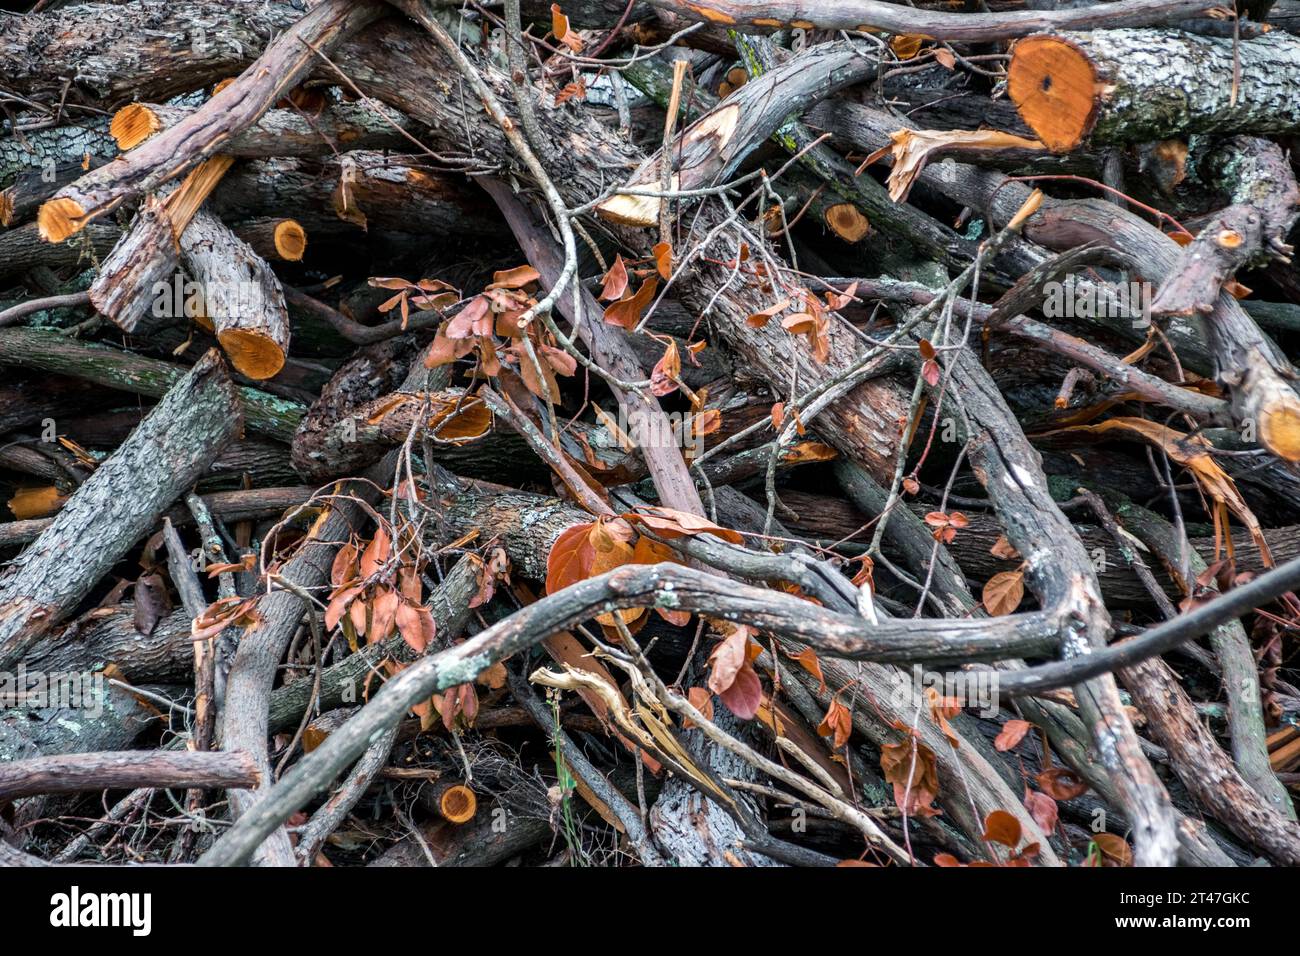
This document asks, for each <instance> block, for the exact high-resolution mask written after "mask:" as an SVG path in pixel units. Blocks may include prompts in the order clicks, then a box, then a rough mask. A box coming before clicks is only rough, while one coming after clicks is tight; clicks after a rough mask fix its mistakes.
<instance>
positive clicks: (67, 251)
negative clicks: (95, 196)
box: [0, 222, 122, 279]
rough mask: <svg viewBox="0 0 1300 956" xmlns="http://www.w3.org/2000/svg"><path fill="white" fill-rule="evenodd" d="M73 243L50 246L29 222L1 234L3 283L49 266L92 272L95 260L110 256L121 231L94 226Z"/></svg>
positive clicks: (0, 273)
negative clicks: (69, 267) (90, 270)
mask: <svg viewBox="0 0 1300 956" xmlns="http://www.w3.org/2000/svg"><path fill="white" fill-rule="evenodd" d="M83 232H84V236H83V235H78V236H77V238H76V239H75V240H73V241H71V242H60V243H57V244H53V245H51V244H50V243H48V242H43V241H41V237H40V230H39V228H38V227H37V225H36V223H34V222H29V223H27V224H25V225H22V226H19V227H18V228H16V229H8V230H4V231H0V279H8V278H10V277H11V276H16V275H21V274H22V273H24V272H27V271H28V270H29V269H35V268H36V267H38V266H46V267H48V268H51V269H58V268H61V267H63V266H76V265H79V266H81V267H82V268H86V269H88V268H90V266H91V265H92V264H93V262H92V257H103V256H106V255H108V253H109V251H110V250H112V248H113V245H114V244H115V243H116V242H117V240H118V237H119V236H120V235H121V232H122V231H121V230H120V229H118V228H117V226H115V225H112V224H111V223H106V222H104V223H100V222H96V223H91V225H90V226H89V227H88V228H86V229H85V230H83Z"/></svg>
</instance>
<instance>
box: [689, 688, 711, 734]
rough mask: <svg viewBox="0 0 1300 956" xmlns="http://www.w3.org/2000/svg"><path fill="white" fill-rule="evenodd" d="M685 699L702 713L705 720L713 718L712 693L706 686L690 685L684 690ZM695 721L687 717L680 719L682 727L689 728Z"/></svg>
mask: <svg viewBox="0 0 1300 956" xmlns="http://www.w3.org/2000/svg"><path fill="white" fill-rule="evenodd" d="M686 699H687V700H688V701H690V704H691V706H692V707H694V708H695V709H696V710H698V711H699V712H700V713H701V714H703V715H704V719H705V720H712V719H713V695H712V694H710V693H709V689H708V688H707V687H692V688H691V689H690V690H688V691H687V692H686ZM694 726H695V722H694V721H693V720H691V719H690V718H689V717H688V718H685V719H683V720H682V729H683V730H690V729H691V728H692V727H694Z"/></svg>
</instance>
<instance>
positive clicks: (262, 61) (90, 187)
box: [37, 0, 387, 242]
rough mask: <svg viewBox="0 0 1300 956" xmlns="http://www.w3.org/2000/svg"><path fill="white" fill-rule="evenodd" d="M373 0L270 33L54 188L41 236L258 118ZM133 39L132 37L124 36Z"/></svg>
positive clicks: (323, 9)
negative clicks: (201, 88)
mask: <svg viewBox="0 0 1300 956" xmlns="http://www.w3.org/2000/svg"><path fill="white" fill-rule="evenodd" d="M386 9H387V8H386V7H385V6H384V5H383V4H382V3H378V2H376V0H362V2H355V3H354V2H350V0H325V2H323V3H320V4H318V5H317V6H316V7H314V8H313V9H312V10H311V12H309V13H308V14H307V15H306V16H304V17H303V18H302V19H300V20H298V21H297V22H296V23H294V25H293V26H292V27H290V28H289V29H288V30H286V31H285V32H284V33H283V34H281V35H280V36H279V37H277V38H276V40H275V42H274V43H272V44H271V45H270V46H269V47H267V49H266V52H265V53H263V54H262V56H261V57H259V59H258V62H257V65H256V66H255V67H254V68H253V69H250V70H248V71H247V72H245V73H244V74H243V75H242V76H240V77H239V78H238V79H237V80H235V81H234V82H233V83H230V84H229V85H227V86H226V87H225V88H224V89H222V90H221V91H220V92H219V93H217V94H216V95H215V96H213V97H212V99H210V100H208V102H206V103H205V104H204V105H203V106H202V107H200V108H199V109H198V110H197V111H195V112H194V113H192V114H191V115H190V116H188V117H186V118H185V119H183V120H181V121H180V122H179V123H177V124H176V125H175V126H172V127H170V128H168V129H166V130H164V131H162V132H160V133H158V134H157V135H155V136H152V137H150V138H149V139H148V140H146V141H145V142H144V143H143V145H141V146H140V147H138V148H137V149H135V150H133V151H132V152H130V153H128V154H126V155H125V156H123V157H121V158H120V159H119V160H118V161H117V162H114V163H111V164H109V165H108V166H104V167H101V168H100V169H98V170H95V171H94V172H91V173H89V174H87V175H86V176H83V177H82V178H81V179H79V180H77V182H75V183H73V184H72V185H70V186H66V187H64V188H63V189H61V190H59V192H58V194H57V195H56V196H55V197H54V198H53V199H51V200H50V201H49V202H47V203H46V204H45V205H44V206H42V207H41V212H40V215H39V216H38V218H37V222H38V224H39V225H40V231H41V237H42V238H43V239H45V240H47V241H49V242H62V241H63V240H64V239H66V238H67V237H68V236H71V235H73V234H75V233H77V232H79V231H80V230H81V229H82V228H84V227H85V225H86V224H87V223H88V222H90V221H91V220H92V219H95V218H97V217H99V216H102V215H104V214H105V213H108V212H110V211H111V210H113V209H114V208H116V207H117V206H118V205H120V204H121V203H122V202H123V201H125V200H126V199H128V198H130V197H132V196H138V195H140V194H142V193H145V192H149V191H151V190H154V189H157V188H158V187H159V186H161V185H162V184H163V183H165V182H167V181H168V180H169V179H172V178H174V177H176V176H178V175H180V174H181V173H183V172H185V171H186V170H187V169H189V168H190V167H191V166H193V165H194V164H196V163H198V162H201V161H203V160H204V159H207V158H209V157H211V156H215V155H216V154H217V153H219V152H221V149H222V146H223V145H224V144H225V143H226V142H227V141H228V140H230V139H231V138H232V137H233V136H234V135H235V134H236V133H238V132H240V131H241V130H244V129H246V128H247V127H249V126H251V125H252V124H253V123H255V122H257V120H258V119H260V118H261V116H262V115H263V114H264V113H265V112H266V111H267V110H268V109H270V108H271V107H272V106H273V105H275V103H276V102H277V101H278V100H279V98H280V97H281V96H283V95H284V93H285V91H286V90H289V89H291V88H293V87H294V86H295V85H296V84H297V83H298V81H299V80H300V79H302V77H303V76H305V75H306V74H307V73H308V71H309V70H311V69H312V68H313V67H314V66H315V65H316V62H317V59H316V54H317V53H318V52H329V51H330V50H331V49H332V48H333V47H334V46H335V45H336V44H337V43H338V42H339V41H340V40H342V39H343V38H345V37H347V36H349V35H350V34H352V33H354V32H356V31H357V30H360V29H361V28H362V27H364V26H366V25H367V24H369V23H372V22H373V21H375V20H376V19H378V18H379V17H380V16H381V15H382V14H383V13H384V11H385V10H386ZM127 42H131V41H127Z"/></svg>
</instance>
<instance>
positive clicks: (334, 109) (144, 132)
mask: <svg viewBox="0 0 1300 956" xmlns="http://www.w3.org/2000/svg"><path fill="white" fill-rule="evenodd" d="M199 109H200V107H194V106H174V105H171V104H160V103H131V104H129V105H128V106H124V107H122V109H120V110H118V112H117V113H116V114H115V115H114V116H113V126H112V133H113V137H114V139H115V140H116V141H117V145H118V148H119V149H121V150H123V151H126V150H128V149H134V148H135V147H136V146H139V145H140V144H141V143H143V142H144V141H145V140H147V139H149V138H150V137H151V136H153V135H155V134H156V133H159V132H161V131H162V130H165V129H167V128H169V127H172V126H176V125H177V124H179V123H181V122H183V121H185V120H187V119H189V118H190V117H191V116H193V115H194V113H196V112H198V110H199ZM414 133H415V126H414V124H412V123H411V121H410V120H408V119H407V118H406V117H404V116H402V115H401V114H399V113H395V112H394V111H393V110H391V109H385V110H384V111H383V112H382V113H381V112H380V111H379V110H378V109H376V108H375V107H373V106H369V105H367V104H364V103H334V104H331V105H330V106H329V107H328V108H327V109H326V110H324V111H323V112H320V113H317V114H314V115H313V114H307V113H302V112H300V111H298V110H292V109H273V110H270V111H268V112H267V113H266V114H265V115H263V116H262V118H261V119H259V120H258V121H257V122H256V123H254V124H253V125H251V126H249V127H247V128H246V129H243V130H241V131H239V132H238V133H235V134H234V135H233V136H231V137H230V139H229V140H227V141H226V142H225V143H224V144H223V145H222V147H221V152H222V153H224V154H225V155H227V156H235V157H237V158H239V159H250V158H253V159H256V158H264V157H269V156H327V155H329V154H330V153H332V152H335V151H339V152H343V151H346V150H351V149H402V148H403V147H407V148H409V147H410V146H411V145H412V140H411V137H412V136H413V135H414ZM403 134H405V135H403Z"/></svg>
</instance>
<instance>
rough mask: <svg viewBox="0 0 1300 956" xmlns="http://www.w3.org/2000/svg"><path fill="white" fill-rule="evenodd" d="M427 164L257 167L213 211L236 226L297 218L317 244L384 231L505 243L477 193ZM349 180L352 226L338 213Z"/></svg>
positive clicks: (230, 185) (354, 156) (350, 161)
mask: <svg viewBox="0 0 1300 956" xmlns="http://www.w3.org/2000/svg"><path fill="white" fill-rule="evenodd" d="M425 163H426V159H425V157H421V156H411V155H403V154H395V153H383V152H376V151H373V150H364V149H357V150H352V151H350V152H345V153H343V154H342V155H341V156H340V157H337V158H333V157H331V158H328V159H322V160H316V159H304V158H295V157H280V156H277V157H271V158H267V159H263V160H250V161H248V162H245V163H240V164H239V165H237V166H236V167H235V168H234V169H232V170H231V171H230V173H229V174H228V175H227V176H226V177H225V179H224V180H223V181H222V183H221V185H220V186H218V187H217V189H216V191H215V192H214V193H213V195H212V197H211V199H210V200H209V202H208V205H207V209H208V210H209V211H211V212H213V213H216V214H217V215H219V216H220V217H221V218H222V219H223V220H225V221H226V222H229V223H233V224H238V222H239V221H240V220H245V219H249V218H253V217H264V216H268V215H274V216H277V217H286V216H287V217H292V218H293V219H294V220H295V221H296V222H297V223H298V224H299V225H301V226H302V228H303V229H305V230H306V231H307V234H308V235H309V236H311V237H313V238H315V237H327V238H338V239H360V238H362V237H364V236H366V235H367V234H371V235H373V233H374V232H376V231H381V230H382V231H394V232H401V233H411V234H412V235H418V236H421V237H434V236H445V237H447V239H448V242H449V243H450V244H455V243H458V242H461V241H463V240H464V239H466V238H473V239H478V238H483V237H490V236H500V235H501V233H502V229H501V224H500V222H499V221H498V220H496V219H495V217H493V216H492V215H490V211H491V209H492V206H491V204H490V203H487V202H485V201H484V200H483V198H482V195H481V194H480V193H479V191H478V190H476V189H467V188H466V186H465V182H464V181H463V180H462V179H460V178H459V177H456V176H454V175H451V174H446V173H436V172H431V171H428V170H426V169H423V168H421V167H422V166H423V165H425ZM345 180H346V184H347V193H348V201H349V206H348V209H349V210H350V211H349V216H351V217H352V218H350V219H345V218H343V216H341V215H340V213H339V210H340V209H341V208H342V207H341V205H340V202H341V196H340V190H341V189H342V184H343V182H344V181H345ZM236 230H237V231H238V226H237V225H236Z"/></svg>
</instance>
